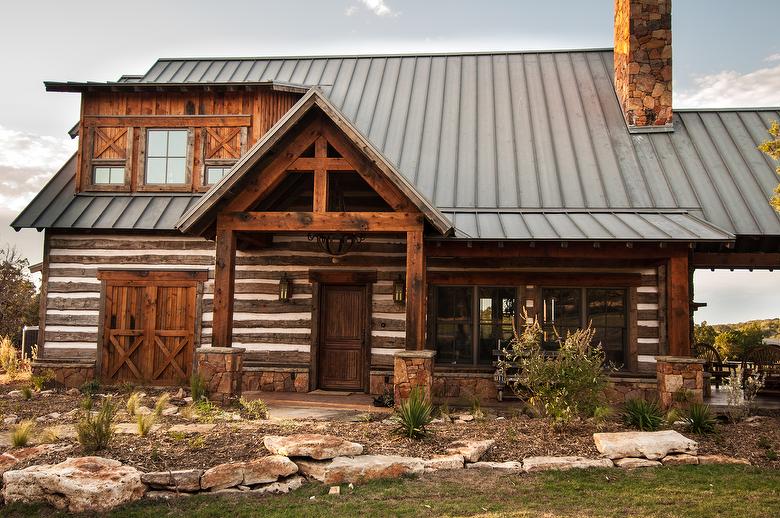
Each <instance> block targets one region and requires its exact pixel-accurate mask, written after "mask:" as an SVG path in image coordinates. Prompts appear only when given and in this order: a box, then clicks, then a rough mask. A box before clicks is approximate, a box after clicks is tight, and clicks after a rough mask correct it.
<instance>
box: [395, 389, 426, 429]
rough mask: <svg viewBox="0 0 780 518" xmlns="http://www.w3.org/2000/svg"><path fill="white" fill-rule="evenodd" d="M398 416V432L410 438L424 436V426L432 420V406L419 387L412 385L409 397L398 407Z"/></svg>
mask: <svg viewBox="0 0 780 518" xmlns="http://www.w3.org/2000/svg"><path fill="white" fill-rule="evenodd" d="M398 417H399V418H400V423H399V425H398V428H397V430H396V431H397V432H398V433H400V434H402V435H405V436H406V437H409V438H411V439H420V438H421V437H423V436H425V434H426V430H425V428H426V427H427V426H428V425H429V424H430V423H431V421H432V420H433V406H432V405H431V402H430V401H429V400H428V398H426V397H425V394H424V393H423V390H422V389H421V388H420V387H413V388H412V390H411V392H409V398H408V399H407V400H406V401H403V402H402V403H401V405H400V406H399V407H398Z"/></svg>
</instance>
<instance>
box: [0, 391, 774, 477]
mask: <svg viewBox="0 0 780 518" xmlns="http://www.w3.org/2000/svg"><path fill="white" fill-rule="evenodd" d="M27 385H29V382H27V381H25V380H16V381H12V382H8V381H6V382H5V383H3V382H2V379H0V423H2V419H4V418H6V417H8V416H11V415H16V416H17V417H18V418H19V420H25V419H30V420H33V421H36V420H37V421H38V422H37V423H36V429H35V431H34V432H33V434H32V443H33V444H35V443H36V442H39V441H40V440H41V437H42V436H43V435H44V434H43V433H42V432H43V431H44V430H46V429H47V428H53V427H56V430H58V432H59V433H57V435H58V436H59V438H58V439H57V442H58V443H62V444H70V445H71V447H70V448H69V449H66V450H64V451H59V452H56V453H51V454H48V455H46V456H43V457H38V458H36V459H34V460H32V461H30V462H29V463H30V464H33V463H35V464H42V463H49V462H60V461H62V460H64V459H65V458H66V457H68V456H71V457H72V456H76V455H82V454H83V452H82V450H81V447H80V446H79V444H78V441H77V440H76V438H75V434H74V433H73V425H74V424H75V423H76V422H77V420H78V418H79V414H80V411H76V412H74V411H73V410H74V409H78V408H79V405H80V402H81V400H82V398H83V396H82V395H80V394H79V395H75V394H73V395H71V394H69V393H66V392H65V391H54V392H52V393H49V394H43V395H41V394H37V395H35V396H34V397H33V399H31V400H23V399H21V398H19V397H18V396H9V395H8V393H9V392H11V391H12V390H18V389H20V388H21V387H23V386H27ZM144 392H146V394H147V395H146V397H145V398H144V399H143V400H142V401H141V404H142V405H145V406H147V407H150V408H151V407H154V402H155V399H156V397H157V396H158V395H159V394H160V393H161V392H162V391H161V390H153V389H144ZM168 392H169V393H170V394H171V395H173V394H174V393H175V392H176V390H171V391H168ZM129 393H130V392H129V389H126V390H116V389H112V390H110V391H106V390H104V389H101V392H100V393H99V394H98V395H97V396H96V397H95V401H96V405H97V404H99V401H100V399H101V397H103V396H104V395H110V396H111V397H112V398H113V400H114V401H115V402H116V403H117V404H118V407H119V408H120V409H122V410H121V411H120V412H119V414H118V416H117V419H116V422H117V423H125V424H120V427H121V428H122V429H123V430H124V432H125V433H117V434H116V435H115V436H114V438H113V439H112V441H111V443H110V446H109V448H108V449H107V450H106V451H102V452H99V453H98V454H99V455H101V456H104V457H110V458H114V459H116V460H119V461H122V462H124V463H127V464H131V465H133V466H135V467H137V468H138V469H140V470H143V471H156V470H167V469H179V468H208V467H211V466H214V465H216V464H219V463H223V462H229V461H234V460H245V459H251V458H254V457H257V456H262V455H265V454H267V451H266V450H265V448H264V447H263V442H262V441H263V437H264V436H265V435H289V434H293V433H309V432H314V433H330V434H335V435H338V436H341V437H344V438H346V439H349V440H351V441H355V442H358V443H360V444H363V445H364V447H365V450H364V452H365V453H368V454H376V453H382V454H396V455H409V456H419V457H429V456H431V455H435V454H440V453H444V451H445V449H446V447H447V445H448V444H450V443H451V442H452V441H455V440H458V439H495V441H496V445H495V447H494V448H493V449H492V450H491V451H490V452H489V453H488V454H487V455H486V457H485V459H484V460H494V461H504V460H520V459H522V458H524V457H529V456H536V455H579V456H584V457H596V456H598V451H597V450H596V448H595V446H594V444H593V438H592V435H593V433H594V432H599V431H603V432H616V431H625V430H627V428H626V427H625V426H624V425H623V424H622V423H621V422H620V419H619V416H615V417H613V418H611V419H609V420H608V421H607V422H605V423H602V424H600V425H596V424H594V423H593V422H590V421H579V422H576V423H573V424H572V425H571V426H569V427H568V428H567V429H566V430H563V431H556V430H553V428H552V427H551V426H550V423H549V422H547V421H546V420H544V419H539V418H531V417H528V416H526V415H524V414H522V413H521V412H520V411H519V409H518V410H516V411H515V410H513V411H510V412H508V413H507V412H504V414H503V415H495V414H494V413H491V411H490V410H487V409H486V410H485V412H486V415H485V417H484V418H481V419H475V420H473V421H470V422H459V421H457V420H455V421H454V422H450V421H449V420H441V421H439V422H435V423H434V424H432V425H431V426H430V427H429V433H428V435H427V436H426V437H425V438H424V439H422V440H411V439H408V438H404V437H401V436H399V435H398V434H397V433H396V432H395V424H394V423H392V422H388V421H387V414H383V413H379V412H377V413H357V412H356V413H354V414H353V415H351V417H347V418H344V419H341V420H337V421H327V422H323V421H307V420H297V419H296V420H292V419H274V417H273V412H272V413H271V415H270V419H268V420H251V419H248V418H247V416H246V415H245V414H244V415H242V418H241V419H238V418H237V415H238V414H240V408H228V409H225V410H224V411H222V410H215V411H212V412H206V413H205V414H204V413H201V414H198V413H197V412H193V411H191V410H190V407H189V405H188V404H187V403H186V402H185V401H183V400H177V399H175V398H174V399H172V404H174V405H176V406H179V413H178V414H177V415H173V416H162V417H160V418H159V419H158V421H157V425H158V428H156V429H154V430H153V431H152V432H150V433H149V434H148V435H147V436H146V437H141V436H139V435H137V434H136V433H134V432H135V428H136V425H135V419H134V418H132V417H130V416H129V415H128V414H127V412H126V411H125V410H124V408H125V404H126V401H127V398H128V396H129ZM69 412H70V413H69ZM464 412H467V411H466V410H459V409H453V410H452V411H451V414H454V413H464ZM52 413H57V414H60V415H59V416H56V414H55V416H54V417H45V416H49V415H50V414H52ZM196 424H199V425H201V427H203V426H205V427H206V428H210V429H209V430H205V429H200V430H197V431H195V430H192V429H190V430H188V429H186V428H185V430H184V431H177V429H173V430H172V429H171V427H172V426H175V425H187V426H189V427H190V428H193V427H192V425H196ZM12 428H13V425H9V424H0V439H1V440H0V445H2V446H0V452H3V451H7V450H10V447H9V446H8V445H9V444H10V443H9V440H8V437H9V436H10V432H11V429H12ZM680 431H681V432H682V433H684V434H686V435H688V436H689V437H691V438H693V439H694V440H696V441H698V442H699V452H700V453H701V454H716V453H717V454H724V455H730V456H736V457H743V458H747V459H749V460H750V461H751V462H752V463H753V464H755V465H759V466H765V467H774V468H780V460H778V459H777V455H778V453H776V452H780V415H778V414H777V413H775V414H774V415H764V416H761V417H759V418H757V419H755V420H753V421H751V422H742V423H738V424H721V425H719V426H718V428H717V431H716V433H714V434H711V435H706V436H701V435H696V434H690V433H688V432H686V431H685V430H683V429H681V430H680Z"/></svg>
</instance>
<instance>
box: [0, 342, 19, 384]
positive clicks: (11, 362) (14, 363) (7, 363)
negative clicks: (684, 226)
mask: <svg viewBox="0 0 780 518" xmlns="http://www.w3.org/2000/svg"><path fill="white" fill-rule="evenodd" d="M20 367H21V361H20V360H19V354H18V351H17V350H16V347H14V344H13V342H12V341H11V339H10V338H9V337H8V336H4V337H2V339H0V369H2V370H4V371H5V373H6V374H7V375H8V376H9V377H11V378H13V377H14V376H16V374H17V373H18V372H19V368H20Z"/></svg>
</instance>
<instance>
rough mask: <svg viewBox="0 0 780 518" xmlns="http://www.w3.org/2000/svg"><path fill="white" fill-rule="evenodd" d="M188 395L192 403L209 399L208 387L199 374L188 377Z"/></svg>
mask: <svg viewBox="0 0 780 518" xmlns="http://www.w3.org/2000/svg"><path fill="white" fill-rule="evenodd" d="M190 395H191V396H192V401H193V402H196V401H200V400H201V399H206V398H208V397H209V392H208V387H207V386H206V382H205V381H204V380H203V378H202V377H201V375H200V374H193V375H192V376H191V377H190Z"/></svg>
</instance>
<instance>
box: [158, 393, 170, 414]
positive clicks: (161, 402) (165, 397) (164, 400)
mask: <svg viewBox="0 0 780 518" xmlns="http://www.w3.org/2000/svg"><path fill="white" fill-rule="evenodd" d="M170 400H171V395H170V394H168V393H167V392H163V393H162V394H160V396H159V397H158V398H157V401H155V403H154V415H155V416H156V417H160V416H161V415H162V413H163V410H165V408H166V407H167V406H168V402H169V401H170Z"/></svg>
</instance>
